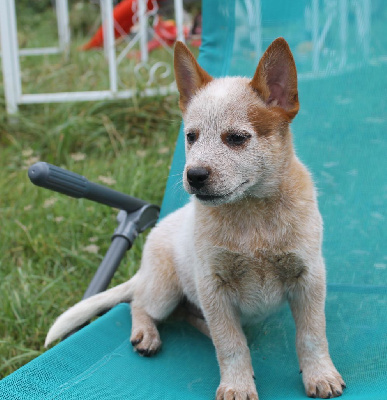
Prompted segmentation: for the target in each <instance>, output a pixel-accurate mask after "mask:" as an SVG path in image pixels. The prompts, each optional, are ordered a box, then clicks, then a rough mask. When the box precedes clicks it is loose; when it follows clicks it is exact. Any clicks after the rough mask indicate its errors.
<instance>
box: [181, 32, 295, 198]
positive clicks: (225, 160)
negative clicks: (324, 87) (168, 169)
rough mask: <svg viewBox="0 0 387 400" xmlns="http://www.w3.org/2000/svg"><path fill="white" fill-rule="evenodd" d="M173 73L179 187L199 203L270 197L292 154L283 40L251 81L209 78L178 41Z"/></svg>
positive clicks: (291, 79)
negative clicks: (181, 149)
mask: <svg viewBox="0 0 387 400" xmlns="http://www.w3.org/2000/svg"><path fill="white" fill-rule="evenodd" d="M175 76H176V82H177V87H178V89H179V92H180V103H179V104H180V108H181V110H182V112H183V119H184V126H185V128H184V130H185V149H186V165H185V169H184V176H183V182H184V188H185V189H186V190H187V192H188V193H191V194H194V195H195V196H196V198H197V199H198V200H199V201H200V202H201V203H204V204H208V205H219V204H225V203H230V202H233V201H237V200H238V199H240V198H242V197H245V196H254V197H261V198H263V197H268V196H270V195H272V194H273V193H275V192H276V191H277V190H278V188H279V185H280V182H281V178H282V176H283V174H284V172H285V170H286V168H287V165H288V164H289V161H290V159H291V158H292V156H293V150H292V144H291V135H290V131H289V123H290V122H291V120H292V119H293V118H294V117H295V116H296V114H297V112H298V109H299V103H298V92H297V72H296V66H295V63H294V60H293V56H292V53H291V51H290V49H289V46H288V44H287V43H286V41H285V40H284V39H283V38H279V39H277V40H275V41H274V42H273V43H272V44H271V45H270V46H269V48H268V49H267V50H266V52H265V53H264V55H263V56H262V58H261V60H260V62H259V64H258V67H257V69H256V72H255V74H254V77H253V79H251V80H250V79H248V78H241V77H229V78H221V79H213V78H212V77H211V76H210V75H209V74H208V73H207V72H206V71H204V70H203V69H202V68H201V67H200V65H199V64H198V63H197V62H196V60H195V58H194V56H193V55H192V54H191V52H190V51H189V50H188V48H187V47H186V46H185V45H184V44H183V43H181V42H178V43H177V44H176V47H175Z"/></svg>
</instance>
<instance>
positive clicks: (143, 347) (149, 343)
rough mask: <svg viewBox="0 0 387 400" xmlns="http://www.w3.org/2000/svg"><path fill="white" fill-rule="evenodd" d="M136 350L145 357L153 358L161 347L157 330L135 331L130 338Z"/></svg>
mask: <svg viewBox="0 0 387 400" xmlns="http://www.w3.org/2000/svg"><path fill="white" fill-rule="evenodd" d="M130 342H131V343H132V346H133V347H134V349H135V350H136V351H137V353H139V354H140V355H142V356H144V357H151V356H153V355H154V354H156V353H157V352H158V351H159V349H160V347H161V340H160V335H159V332H158V330H157V328H154V329H151V328H149V327H148V328H147V329H134V330H133V332H132V335H131V337H130Z"/></svg>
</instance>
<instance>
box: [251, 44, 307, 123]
mask: <svg viewBox="0 0 387 400" xmlns="http://www.w3.org/2000/svg"><path fill="white" fill-rule="evenodd" d="M250 86H251V87H252V88H253V90H254V91H256V92H257V93H258V94H259V96H260V97H261V98H262V100H263V101H264V102H265V103H266V104H267V105H269V106H271V107H272V108H278V109H279V110H283V111H284V112H285V114H286V116H287V118H288V119H289V120H292V119H293V118H294V117H295V116H296V115H297V113H298V110H299V107H300V105H299V101H298V90H297V70H296V64H295V62H294V59H293V55H292V52H291V51H290V48H289V45H288V44H287V42H286V40H285V39H284V38H278V39H276V40H275V41H274V42H273V43H272V44H271V45H270V46H269V47H268V49H267V50H266V51H265V53H264V54H263V56H262V58H261V60H260V61H259V64H258V67H257V69H256V71H255V74H254V77H253V79H252V80H251V82H250Z"/></svg>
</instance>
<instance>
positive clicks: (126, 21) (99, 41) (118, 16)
mask: <svg viewBox="0 0 387 400" xmlns="http://www.w3.org/2000/svg"><path fill="white" fill-rule="evenodd" d="M159 1H160V0H158V2H159ZM136 3H137V0H123V1H121V3H119V4H117V5H116V6H115V7H114V10H113V18H114V20H115V22H117V24H118V25H120V27H121V29H120V30H118V29H117V28H116V27H115V28H114V37H115V38H118V37H120V36H122V33H123V32H125V33H129V32H130V30H131V28H132V26H133V8H136V6H137V4H136ZM152 3H153V2H152V0H148V2H147V9H148V10H152V9H153V4H152ZM99 47H103V27H102V25H101V26H100V27H99V28H98V31H97V32H96V33H95V35H94V36H93V37H92V38H91V39H90V41H89V42H88V43H86V44H85V45H84V46H82V48H81V49H82V50H89V49H92V48H99Z"/></svg>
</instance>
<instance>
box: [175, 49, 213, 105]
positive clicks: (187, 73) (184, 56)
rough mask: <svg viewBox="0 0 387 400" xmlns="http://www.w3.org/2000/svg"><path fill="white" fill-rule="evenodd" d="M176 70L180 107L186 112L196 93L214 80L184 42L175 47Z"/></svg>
mask: <svg viewBox="0 0 387 400" xmlns="http://www.w3.org/2000/svg"><path fill="white" fill-rule="evenodd" d="M174 69H175V79H176V84H177V88H178V90H179V93H180V101H179V106H180V109H181V111H182V112H185V110H186V108H187V105H188V103H189V101H190V100H191V98H192V97H193V96H194V95H195V93H196V92H197V91H198V90H199V89H200V88H202V87H203V86H205V85H206V84H208V83H209V82H211V81H212V80H213V78H212V77H211V76H210V75H209V74H208V73H207V72H206V71H205V70H204V69H203V68H202V67H201V66H200V65H199V63H198V62H197V61H196V59H195V57H194V55H193V54H192V53H191V52H190V51H189V49H188V47H187V46H185V45H184V44H183V43H182V42H176V45H175V57H174Z"/></svg>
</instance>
